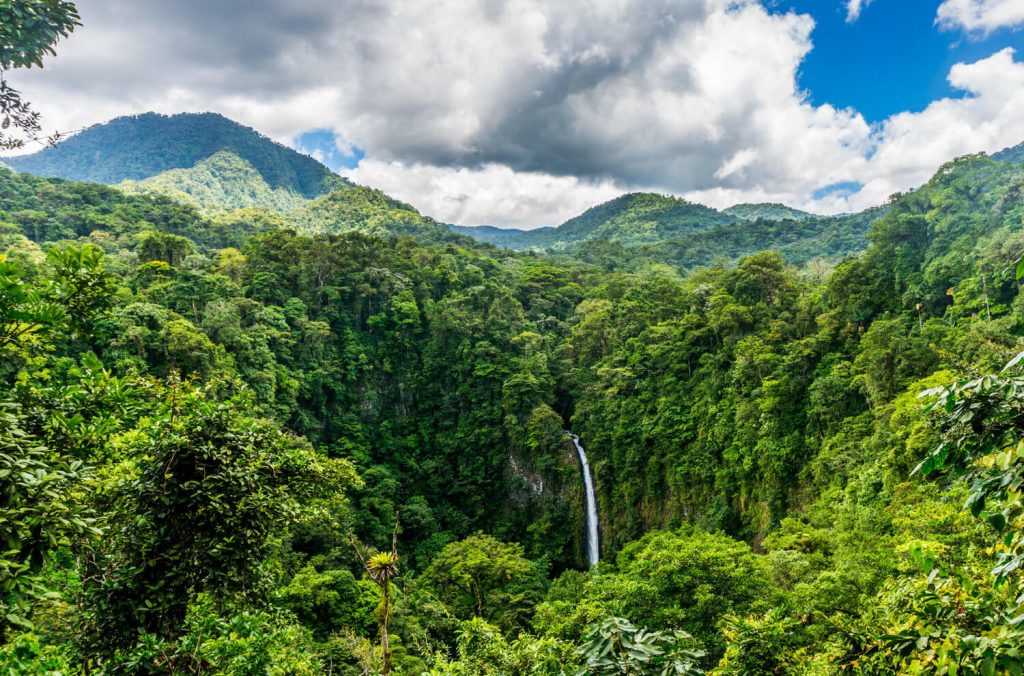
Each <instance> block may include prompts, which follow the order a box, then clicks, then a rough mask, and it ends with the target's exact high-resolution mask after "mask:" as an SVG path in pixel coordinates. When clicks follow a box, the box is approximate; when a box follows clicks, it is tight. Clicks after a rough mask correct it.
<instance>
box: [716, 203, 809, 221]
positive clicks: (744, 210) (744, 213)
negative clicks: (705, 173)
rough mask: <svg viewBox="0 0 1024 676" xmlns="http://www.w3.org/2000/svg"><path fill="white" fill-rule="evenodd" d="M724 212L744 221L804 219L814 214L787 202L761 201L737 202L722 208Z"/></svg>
mask: <svg viewBox="0 0 1024 676" xmlns="http://www.w3.org/2000/svg"><path fill="white" fill-rule="evenodd" d="M722 213H723V214H729V215H730V216H735V217H736V218H739V219H742V220H744V221H756V220H759V219H760V220H765V221H784V220H787V219H789V220H793V221H803V220H807V219H808V218H812V217H813V216H814V214H809V213H807V212H806V211H800V210H799V209H794V208H792V207H787V206H786V205H785V204H778V203H761V204H735V205H733V206H731V207H729V208H728V209H723V210H722Z"/></svg>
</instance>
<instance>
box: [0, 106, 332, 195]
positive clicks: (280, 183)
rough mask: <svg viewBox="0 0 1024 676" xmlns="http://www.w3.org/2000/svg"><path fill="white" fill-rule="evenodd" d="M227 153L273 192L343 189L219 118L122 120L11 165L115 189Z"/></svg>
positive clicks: (299, 158)
mask: <svg viewBox="0 0 1024 676" xmlns="http://www.w3.org/2000/svg"><path fill="white" fill-rule="evenodd" d="M221 151H228V152H230V153H232V154H234V155H236V156H238V157H239V158H241V159H242V160H244V161H245V162H247V163H248V164H249V165H250V166H251V167H252V168H253V169H254V170H255V171H256V172H258V173H259V175H260V176H261V177H262V179H263V180H264V181H265V182H266V183H267V185H268V186H270V188H271V189H273V190H285V191H289V192H293V193H295V194H297V195H300V196H302V197H304V198H307V199H313V198H316V197H319V196H320V195H322V194H324V193H325V192H327V191H329V190H330V189H332V188H333V187H335V185H336V184H337V182H338V177H337V176H336V175H335V174H334V173H333V172H332V171H331V170H330V169H328V168H327V167H325V166H324V165H322V164H320V163H319V162H317V161H316V160H315V159H313V158H312V157H309V156H307V155H303V154H302V153H298V152H296V151H294V150H292V149H291V148H288V147H286V146H283V145H281V144H280V143H277V142H275V141H272V140H271V139H269V138H267V137H266V136H263V135H262V134H260V133H259V132H257V131H256V130H254V129H250V128H249V127H245V126H243V125H240V124H238V123H237V122H233V121H231V120H229V119H227V118H226V117H224V116H222V115H218V114H216V113H181V114H179V115H159V114H157V113H145V114H143V115H135V116H130V117H119V118H117V119H114V120H111V121H110V122H107V123H105V124H100V125H96V126H93V127H90V128H88V129H86V130H85V131H83V132H81V133H79V134H76V135H75V136H72V137H70V138H68V139H67V140H65V141H62V142H61V143H58V144H57V145H55V146H53V147H51V148H46V149H44V150H41V151H39V152H37V153H34V154H32V155H26V156H22V157H11V158H8V159H7V160H6V162H7V164H8V165H9V166H10V167H11V168H13V169H15V170H17V171H21V172H26V173H29V174H35V175H36V176H43V177H52V178H66V179H71V180H75V181H87V182H90V183H108V184H114V183H120V182H122V181H125V180H131V181H141V180H144V179H147V178H151V177H153V176H156V175H158V174H162V173H164V172H166V171H170V170H173V169H190V168H193V167H196V166H197V165H198V164H199V163H200V162H202V161H203V160H206V159H207V158H209V157H211V156H212V155H214V154H216V153H219V152H221Z"/></svg>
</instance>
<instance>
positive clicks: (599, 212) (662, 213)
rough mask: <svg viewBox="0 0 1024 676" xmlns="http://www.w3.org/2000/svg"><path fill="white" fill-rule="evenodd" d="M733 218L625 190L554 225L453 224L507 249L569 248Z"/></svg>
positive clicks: (640, 238) (627, 242) (657, 238)
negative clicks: (522, 227) (505, 227)
mask: <svg viewBox="0 0 1024 676" xmlns="http://www.w3.org/2000/svg"><path fill="white" fill-rule="evenodd" d="M736 222H737V219H736V218H734V217H732V216H729V215H726V214H723V213H722V212H720V211H716V210H715V209H712V208H711V207H706V206H704V205H702V204H695V203H693V202H688V201H686V200H684V199H681V198H678V197H672V196H668V195H657V194H654V193H630V194H627V195H622V196H621V197H616V198H615V199H613V200H610V201H608V202H604V203H603V204H599V205H597V206H595V207H591V208H590V209H587V210H586V211H584V212H583V213H582V214H580V215H579V216H576V217H575V218H571V219H569V220H568V221H566V222H565V223H563V224H561V225H560V226H558V227H557V228H538V229H536V230H525V231H524V230H512V229H509V230H504V231H502V230H501V229H500V228H494V227H490V226H482V227H478V228H473V227H458V228H456V229H457V230H458V232H460V233H463V234H466V235H469V236H470V237H473V238H475V239H478V240H480V241H482V242H489V243H491V244H496V245H498V246H504V247H508V248H510V249H545V250H547V251H551V252H570V251H572V250H574V249H575V248H577V247H578V246H580V245H581V244H582V243H584V242H586V241H589V240H593V239H607V240H610V241H613V242H618V243H620V244H622V245H623V246H627V247H632V246H639V245H642V244H654V243H657V242H661V241H664V240H666V239H672V238H673V237H678V236H680V235H682V234H685V233H689V232H693V231H696V230H703V229H706V228H710V227H713V226H716V225H723V224H729V223H736ZM453 227H454V226H453ZM506 233H508V234H506Z"/></svg>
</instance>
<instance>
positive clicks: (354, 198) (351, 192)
mask: <svg viewBox="0 0 1024 676" xmlns="http://www.w3.org/2000/svg"><path fill="white" fill-rule="evenodd" d="M288 218H289V220H291V221H292V222H293V223H295V225H296V226H298V227H299V229H301V230H304V231H309V232H324V233H341V232H346V231H350V230H356V231H358V232H363V233H367V234H374V235H412V236H414V237H417V238H419V239H421V240H424V241H433V242H444V241H470V240H469V238H467V237H464V236H460V235H459V234H457V233H455V232H453V231H451V230H450V229H449V228H448V226H447V225H444V224H442V223H439V222H437V221H435V220H433V219H431V218H426V217H424V216H423V215H422V214H420V212H419V211H417V210H416V209H415V207H412V206H410V205H408V204H406V203H405V202H400V201H399V200H396V199H394V198H392V197H388V196H387V195H386V194H384V193H383V192H381V191H380V190H375V189H373V188H367V187H366V186H361V185H352V184H346V185H343V186H341V187H339V188H337V189H336V190H334V191H332V192H330V193H328V194H327V195H324V196H323V197H320V198H318V199H316V200H313V201H312V202H309V203H308V204H307V205H306V206H305V207H303V208H302V209H299V210H298V211H295V212H293V213H291V214H289V215H288Z"/></svg>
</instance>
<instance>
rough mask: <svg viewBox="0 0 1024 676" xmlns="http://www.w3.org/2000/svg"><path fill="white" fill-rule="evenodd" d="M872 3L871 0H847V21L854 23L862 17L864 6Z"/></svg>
mask: <svg viewBox="0 0 1024 676" xmlns="http://www.w3.org/2000/svg"><path fill="white" fill-rule="evenodd" d="M870 4H871V0H847V1H846V21H847V23H853V22H854V21H856V20H857V19H859V18H860V13H861V12H863V11H864V8H865V7H867V6H868V5H870Z"/></svg>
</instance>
